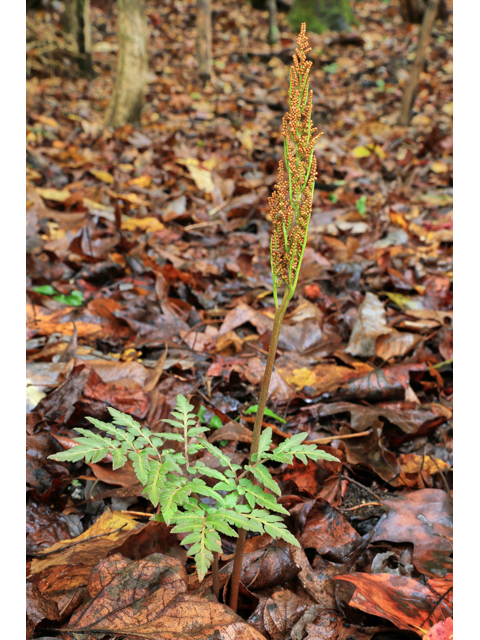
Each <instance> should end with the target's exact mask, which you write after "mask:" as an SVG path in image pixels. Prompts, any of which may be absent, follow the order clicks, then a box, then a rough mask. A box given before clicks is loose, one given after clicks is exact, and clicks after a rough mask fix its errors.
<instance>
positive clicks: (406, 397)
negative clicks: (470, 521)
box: [27, 0, 453, 640]
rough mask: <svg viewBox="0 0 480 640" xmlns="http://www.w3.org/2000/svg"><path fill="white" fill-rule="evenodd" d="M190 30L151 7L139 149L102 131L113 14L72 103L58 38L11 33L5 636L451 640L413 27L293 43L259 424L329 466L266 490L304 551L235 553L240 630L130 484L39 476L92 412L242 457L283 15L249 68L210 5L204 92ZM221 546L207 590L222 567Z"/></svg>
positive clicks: (261, 303)
mask: <svg viewBox="0 0 480 640" xmlns="http://www.w3.org/2000/svg"><path fill="white" fill-rule="evenodd" d="M195 4H196V3H195V2H193V1H192V0H175V1H173V0H167V1H165V2H162V3H157V2H148V22H149V30H150V41H149V56H150V74H149V85H148V93H147V99H146V106H145V110H144V113H143V116H142V123H141V127H140V126H138V127H133V126H130V125H128V126H126V127H123V128H120V129H116V130H108V129H105V128H104V127H103V119H104V115H105V109H106V106H107V104H108V100H109V96H110V95H111V92H112V87H113V79H114V74H115V65H116V52H117V48H118V47H117V35H116V13H115V9H114V5H113V3H112V4H108V3H103V4H96V3H93V7H92V20H93V52H94V53H93V61H94V68H95V71H96V76H95V78H93V79H92V80H86V79H84V78H81V77H79V76H77V75H76V73H75V68H74V67H73V66H72V64H71V61H70V59H69V57H68V55H67V54H65V52H63V53H62V51H61V49H60V47H61V42H62V41H61V30H60V26H59V24H60V16H59V15H58V14H55V13H54V12H53V13H52V12H47V11H44V10H41V11H35V12H30V13H29V14H28V15H27V36H28V42H27V70H28V80H27V575H28V580H27V581H28V587H27V590H28V599H27V601H28V616H27V619H28V631H29V633H30V634H33V636H31V637H34V638H41V637H43V638H45V639H46V638H47V637H48V638H53V637H60V632H58V631H55V630H54V629H58V628H66V627H69V626H71V624H70V625H69V623H70V621H71V620H72V619H78V611H79V607H81V611H82V612H83V617H82V620H83V622H82V625H81V626H82V628H85V630H86V631H88V628H89V627H90V628H91V629H97V628H98V627H99V626H102V625H101V624H100V622H99V620H100V618H102V616H105V612H106V611H109V612H110V613H108V615H106V617H104V618H102V619H103V622H102V624H103V625H104V626H103V629H104V632H108V633H109V636H116V637H117V636H121V637H137V638H138V637H141V638H143V637H148V638H162V639H167V638H168V639H170V638H172V639H173V638H187V637H189V638H198V639H199V640H203V639H204V638H205V639H206V638H213V637H215V638H226V637H228V638H231V639H238V640H240V638H241V639H242V640H245V639H247V638H248V639H254V638H261V637H264V638H267V640H286V639H287V638H290V637H292V638H294V639H295V640H303V639H305V638H308V640H320V639H324V638H325V639H327V638H332V639H334V638H336V639H338V640H346V639H347V638H356V639H360V640H363V639H365V640H367V639H369V638H376V639H377V640H380V639H381V638H383V639H386V638H392V639H393V638H405V639H406V638H415V637H418V636H422V635H425V634H426V633H427V632H429V638H434V637H435V638H443V637H445V638H447V637H448V633H447V629H448V628H449V626H448V625H449V624H450V617H451V615H452V606H453V605H452V602H453V596H452V573H451V572H452V566H451V563H452V520H451V518H452V496H453V494H452V491H451V487H452V471H451V468H452V465H453V462H452V397H453V389H452V371H453V366H452V363H453V356H452V322H453V313H452V283H453V271H452V268H453V267H452V193H453V190H452V184H453V183H452V111H453V103H452V17H451V15H450V18H449V19H448V21H446V22H445V23H442V22H440V21H437V22H436V23H435V25H434V29H433V34H432V41H431V45H430V48H429V50H428V55H427V62H426V67H425V71H424V72H423V73H422V75H421V79H420V86H419V91H418V94H417V99H416V102H415V106H414V112H413V117H412V120H411V125H410V126H409V127H399V126H397V125H396V121H397V118H398V114H399V108H400V101H401V97H402V93H403V89H404V87H405V83H406V80H407V78H408V71H409V68H410V65H411V62H412V59H413V56H414V54H415V48H416V44H417V41H418V32H419V25H406V24H404V23H403V22H402V19H401V18H400V16H399V15H398V9H397V6H396V4H393V3H392V4H390V3H385V2H381V1H380V0H372V1H369V2H362V1H359V2H355V3H352V4H353V6H354V11H355V15H356V17H357V20H358V24H357V25H356V26H355V27H354V28H353V29H352V31H351V33H350V34H341V35H339V34H335V33H325V34H323V35H316V34H309V39H310V43H311V45H312V51H311V52H310V54H309V56H310V59H311V60H312V62H313V67H312V72H311V88H312V89H313V105H314V106H313V114H312V117H313V121H314V124H315V125H316V126H317V127H318V129H319V130H320V131H323V132H324V133H323V136H322V137H321V138H320V140H319V142H318V144H317V147H316V158H317V163H318V181H317V184H316V189H315V194H314V201H313V214H312V219H311V223H310V230H309V240H308V244H307V249H306V251H305V256H304V261H303V266H302V270H301V275H300V280H299V285H298V287H297V293H296V296H295V298H294V299H293V300H292V302H291V304H290V307H289V309H288V312H287V315H286V319H285V321H284V325H283V328H282V334H281V338H280V343H279V350H278V354H277V360H276V365H275V371H274V375H273V378H272V384H271V393H270V397H269V403H268V406H269V408H270V409H271V410H272V411H273V412H275V414H276V415H277V416H279V417H280V418H281V420H277V419H276V418H274V417H266V418H265V421H266V423H268V424H269V425H270V426H271V427H272V429H273V430H274V434H275V435H274V438H275V442H276V443H277V444H278V443H280V442H282V441H283V440H284V439H285V438H286V437H290V436H291V435H292V434H295V433H298V432H307V433H308V439H310V440H320V439H321V444H320V446H321V447H322V448H324V449H325V451H327V452H329V453H332V454H333V455H335V456H336V457H338V458H339V459H340V460H341V462H339V463H334V462H327V463H318V464H317V463H314V462H312V461H310V462H309V464H308V465H306V466H305V465H303V463H298V464H295V465H293V466H288V465H283V466H279V467H278V468H277V469H275V474H276V475H275V478H276V480H277V481H278V482H279V483H280V485H281V488H282V498H281V499H280V501H281V503H282V505H283V506H284V507H285V508H287V509H288V511H289V512H290V517H289V518H287V520H286V523H287V525H288V527H289V529H290V531H291V532H292V533H294V534H295V535H296V536H297V538H298V539H299V541H300V543H301V548H300V549H296V548H295V547H290V546H289V545H287V544H286V543H279V542H277V543H274V542H273V541H272V538H270V536H268V535H266V534H264V535H262V536H255V537H251V538H249V539H248V541H247V555H246V556H245V569H244V573H243V574H242V589H241V596H240V607H239V614H240V616H241V617H238V616H235V615H234V614H233V613H232V611H231V610H230V609H229V608H228V607H227V606H226V605H225V604H224V603H223V602H221V603H220V604H219V603H217V602H216V600H215V598H214V596H213V594H212V580H211V575H210V574H209V575H208V576H207V577H206V578H205V579H204V581H203V582H202V583H198V580H197V578H196V574H195V571H194V566H193V563H192V561H191V559H190V558H188V559H187V556H186V551H185V549H184V547H182V546H180V544H179V543H180V540H181V537H179V536H176V535H174V534H172V533H171V532H170V530H169V528H168V527H167V526H166V525H165V524H161V523H159V522H153V521H152V522H149V519H148V518H149V516H150V515H152V512H153V507H152V506H151V505H150V503H149V502H148V501H147V500H146V499H145V498H144V497H143V496H142V487H141V485H140V484H139V483H138V481H137V478H136V476H135V474H134V472H133V470H132V468H131V467H130V466H128V465H127V466H125V467H123V468H121V469H118V470H116V471H113V470H112V467H111V464H109V463H108V462H104V463H98V464H88V465H86V464H82V463H81V462H78V463H74V464H71V463H56V462H53V461H51V460H48V459H47V456H48V455H50V454H52V453H55V452H57V451H62V450H63V449H64V448H65V447H69V446H71V444H72V438H73V437H75V435H76V433H75V431H74V428H75V427H78V426H81V427H88V426H91V425H90V424H89V423H88V422H87V421H86V420H85V417H86V416H93V417H96V418H98V419H100V420H106V419H108V417H109V414H108V412H107V407H114V408H116V409H118V410H120V411H123V412H126V413H128V414H130V415H132V416H134V417H135V419H137V420H138V421H140V422H141V423H142V424H144V425H148V426H149V427H150V429H151V430H152V431H154V432H158V431H161V430H162V429H163V425H162V422H161V420H162V418H166V417H167V416H168V414H169V412H170V411H171V409H172V408H173V406H174V405H175V400H176V396H177V394H183V395H185V396H190V395H191V394H195V395H196V396H198V397H199V398H200V399H201V402H202V405H203V406H204V410H203V414H202V420H203V421H204V423H205V424H206V425H207V426H210V427H211V429H212V431H211V434H209V435H210V438H211V439H212V440H214V441H215V442H216V443H217V445H219V446H220V447H221V448H222V449H223V451H224V452H225V453H227V454H228V455H229V456H230V457H232V458H233V459H234V460H235V461H238V463H239V464H242V462H244V461H245V459H246V457H247V455H248V451H249V442H248V431H246V428H248V429H251V427H252V422H253V419H252V416H251V415H250V414H246V413H245V411H246V410H247V409H248V407H250V406H252V405H254V404H256V403H257V402H258V393H259V388H260V383H261V378H262V373H263V369H264V366H265V359H266V350H267V349H268V344H269V338H270V332H271V328H272V317H273V313H274V304H273V298H272V282H271V273H270V264H269V237H270V218H269V210H268V202H267V198H268V196H269V195H270V193H271V190H272V188H273V185H274V183H275V181H276V176H277V167H278V161H279V160H280V158H281V157H282V156H283V139H282V137H281V132H280V129H281V119H282V116H283V114H284V113H285V111H286V109H287V102H288V76H289V66H290V64H291V57H292V53H293V51H294V46H295V38H296V35H297V34H296V33H293V32H292V31H291V29H290V28H289V27H288V24H287V22H286V15H285V14H284V13H280V14H279V21H280V31H281V34H282V37H281V41H280V43H279V44H278V45H275V46H273V47H270V46H269V45H267V44H266V35H267V25H268V20H267V14H266V12H261V11H257V10H253V9H252V8H251V6H250V5H249V4H248V3H247V2H243V3H238V2H233V0H224V1H223V2H222V3H215V5H214V26H213V55H214V77H213V78H212V81H211V82H210V83H209V84H207V86H206V87H203V85H202V84H200V83H199V82H198V79H197V75H196V44H195V37H196V29H195ZM158 5H161V6H158ZM235 419H238V420H237V422H235ZM246 433H247V435H246ZM347 436H353V437H347ZM219 443H220V444H219ZM142 514H146V515H142ZM222 541H223V552H224V555H223V556H222V557H221V567H223V571H222V586H224V588H225V589H226V588H228V577H229V571H231V558H232V553H233V551H234V548H235V541H234V539H232V538H228V537H224V538H223V540H222ZM152 553H159V554H163V555H162V556H155V557H154V558H153V560H152V558H151V556H150V554H152ZM107 556H108V557H107ZM159 558H162V559H161V560H159ZM172 559H174V560H175V561H174V562H173V561H172ZM102 561H103V564H102V567H103V569H102V570H103V571H104V572H105V571H106V573H107V575H108V576H110V577H109V578H108V580H112V581H113V582H115V579H117V578H118V573H119V571H120V572H122V571H123V573H121V575H122V576H123V578H122V579H123V583H122V585H121V593H122V597H124V598H125V602H124V608H123V610H122V615H119V614H118V613H116V611H115V607H116V604H115V603H116V602H117V601H115V600H114V599H113V595H112V594H113V591H112V589H110V590H109V589H107V588H106V587H105V588H103V589H102V588H101V587H102V585H103V586H105V583H104V582H101V581H102V580H106V578H105V573H103V574H102V576H101V577H99V576H100V574H99V572H98V571H97V570H96V569H95V567H97V565H98V564H99V563H100V562H102ZM155 563H156V564H155ZM159 563H160V565H159ZM162 563H163V564H162ZM172 563H173V566H174V567H175V571H176V573H172V572H171V573H168V571H167V569H170V568H171V567H172ZM182 567H185V568H186V570H187V573H185V571H184V569H183V568H182ZM180 569H181V571H182V572H183V573H178V572H179V571H180ZM92 571H93V573H92ZM162 571H163V573H162ZM142 572H143V573H142ZM140 573H141V580H142V581H143V582H142V583H141V585H140V586H139V584H138V579H139V578H138V576H139V574H140ZM159 575H161V576H170V577H167V578H165V577H160V578H159ZM172 576H174V577H172ZM179 576H183V577H179ZM99 580H100V582H101V584H100V583H99ZM162 580H163V582H162ZM159 581H160V582H159ZM107 582H108V581H107ZM113 582H112V584H113ZM115 584H116V585H117V592H116V597H117V598H118V597H119V592H118V582H117V583H115ZM159 584H160V586H159ZM162 602H163V605H162V604H161V603H162ZM166 602H167V603H170V604H169V606H168V608H166V606H165V603H166ZM99 612H103V613H102V616H100V614H99ZM72 616H73V617H72ZM75 616H77V618H75ZM445 621H447V622H446V623H445ZM438 623H440V624H438ZM434 625H436V627H435V630H434V631H429V630H431V628H432V627H434ZM132 628H135V629H137V632H136V635H135V636H132V635H129V634H128V631H127V630H128V629H130V630H131V629H132ZM138 629H140V631H143V633H144V635H140V636H139V635H138V634H139V633H140V631H138ZM435 633H437V634H438V635H435ZM440 634H443V635H440ZM61 637H65V634H62V635H61ZM82 637H85V638H87V637H88V638H89V639H90V638H92V637H93V636H92V635H88V634H87V635H85V636H82Z"/></svg>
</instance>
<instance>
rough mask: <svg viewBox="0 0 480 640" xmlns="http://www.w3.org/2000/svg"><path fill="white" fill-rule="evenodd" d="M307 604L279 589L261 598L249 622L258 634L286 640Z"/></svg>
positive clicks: (290, 592) (306, 601) (277, 639)
mask: <svg viewBox="0 0 480 640" xmlns="http://www.w3.org/2000/svg"><path fill="white" fill-rule="evenodd" d="M309 604H310V603H309V602H308V600H305V599H302V598H299V597H298V596H297V595H296V594H295V593H293V591H289V590H288V589H281V590H280V591H276V592H275V593H274V594H273V595H272V596H271V597H270V598H261V600H260V602H259V603H258V606H257V608H256V609H255V611H254V612H253V614H252V615H251V616H250V618H249V621H250V622H251V623H252V624H253V625H254V626H255V628H256V629H258V630H259V631H260V632H263V633H265V632H267V633H268V635H269V637H270V638H271V640H287V638H289V637H290V631H291V629H292V627H293V625H294V624H295V623H296V622H297V620H298V619H299V618H300V617H301V616H302V614H303V613H304V612H305V610H306V609H307V607H308V606H309Z"/></svg>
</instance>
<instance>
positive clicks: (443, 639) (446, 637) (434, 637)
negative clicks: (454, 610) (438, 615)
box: [424, 618, 453, 640]
mask: <svg viewBox="0 0 480 640" xmlns="http://www.w3.org/2000/svg"><path fill="white" fill-rule="evenodd" d="M424 640H453V620H452V618H447V619H446V620H441V621H440V622H437V624H435V625H434V626H433V627H432V628H431V629H429V631H428V633H427V635H426V636H424Z"/></svg>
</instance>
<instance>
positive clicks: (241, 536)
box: [229, 288, 295, 612]
mask: <svg viewBox="0 0 480 640" xmlns="http://www.w3.org/2000/svg"><path fill="white" fill-rule="evenodd" d="M294 291H295V290H292V289H290V288H287V290H286V291H285V294H284V296H283V300H282V304H281V305H280V307H279V308H278V309H277V312H276V313H275V319H274V321H273V330H272V337H271V339H270V346H269V349H268V357H267V364H266V365H265V372H264V374H263V380H262V388H261V390H260V398H259V401H258V409H257V415H256V417H255V424H254V425H253V437H252V444H251V447H250V459H251V458H252V456H253V454H254V453H258V444H259V442H260V435H261V433H262V422H263V415H264V412H265V406H266V404H267V399H268V390H269V387H270V380H271V378H272V372H273V365H274V362H275V355H276V353H277V345H278V339H279V338H280V330H281V328H282V322H283V318H284V316H285V312H286V310H287V307H288V303H289V302H290V300H291V298H292V296H293V294H294ZM247 477H248V476H247ZM246 539H247V532H246V531H245V529H239V530H238V538H237V544H236V546H235V557H234V559H233V569H232V578H231V581H230V585H231V587H230V602H229V604H230V608H231V609H233V610H234V611H235V612H236V611H237V604H238V591H239V588H240V574H241V572H242V563H243V554H244V551H245V542H246Z"/></svg>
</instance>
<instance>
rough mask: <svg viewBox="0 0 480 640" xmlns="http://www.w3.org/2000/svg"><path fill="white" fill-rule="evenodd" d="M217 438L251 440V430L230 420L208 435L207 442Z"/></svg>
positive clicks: (214, 440) (216, 440)
mask: <svg viewBox="0 0 480 640" xmlns="http://www.w3.org/2000/svg"><path fill="white" fill-rule="evenodd" d="M219 440H235V441H236V442H251V441H252V431H250V429H248V428H247V427H244V426H243V425H241V424H238V422H234V421H233V420H231V421H230V422H227V424H224V425H223V426H221V427H220V428H219V429H215V431H214V432H213V433H212V434H211V435H210V436H209V437H208V441H209V442H218V441H219Z"/></svg>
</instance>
